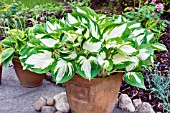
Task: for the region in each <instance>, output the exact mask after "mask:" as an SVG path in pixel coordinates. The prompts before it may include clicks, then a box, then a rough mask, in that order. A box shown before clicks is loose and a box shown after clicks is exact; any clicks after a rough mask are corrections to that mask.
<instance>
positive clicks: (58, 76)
mask: <svg viewBox="0 0 170 113" xmlns="http://www.w3.org/2000/svg"><path fill="white" fill-rule="evenodd" d="M51 71H52V77H53V79H54V80H55V81H56V83H63V82H66V81H68V80H70V79H71V78H72V77H73V76H74V75H75V72H76V70H75V65H74V63H73V62H68V61H66V60H63V59H61V58H59V59H58V61H57V63H56V65H54V66H53V68H52V70H51Z"/></svg>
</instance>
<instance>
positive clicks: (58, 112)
mask: <svg viewBox="0 0 170 113" xmlns="http://www.w3.org/2000/svg"><path fill="white" fill-rule="evenodd" d="M55 113H63V112H61V111H57V112H55Z"/></svg>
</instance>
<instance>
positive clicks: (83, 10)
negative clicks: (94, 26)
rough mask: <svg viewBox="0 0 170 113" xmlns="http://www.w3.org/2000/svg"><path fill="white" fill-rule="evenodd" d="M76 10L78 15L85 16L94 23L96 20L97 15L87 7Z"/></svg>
mask: <svg viewBox="0 0 170 113" xmlns="http://www.w3.org/2000/svg"><path fill="white" fill-rule="evenodd" d="M76 10H77V12H79V13H82V14H85V15H87V16H88V17H90V18H91V19H92V20H94V21H96V20H97V18H98V15H97V14H96V12H95V11H93V10H92V9H90V8H89V7H77V8H76Z"/></svg>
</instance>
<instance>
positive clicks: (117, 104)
mask: <svg viewBox="0 0 170 113" xmlns="http://www.w3.org/2000/svg"><path fill="white" fill-rule="evenodd" d="M118 101H119V99H118V98H117V100H116V104H115V107H117V106H118Z"/></svg>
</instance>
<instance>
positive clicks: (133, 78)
mask: <svg viewBox="0 0 170 113" xmlns="http://www.w3.org/2000/svg"><path fill="white" fill-rule="evenodd" d="M124 79H125V81H126V82H127V83H128V84H130V85H132V86H136V87H139V88H144V89H145V85H144V78H143V76H142V73H140V72H126V73H125V74H124Z"/></svg>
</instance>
